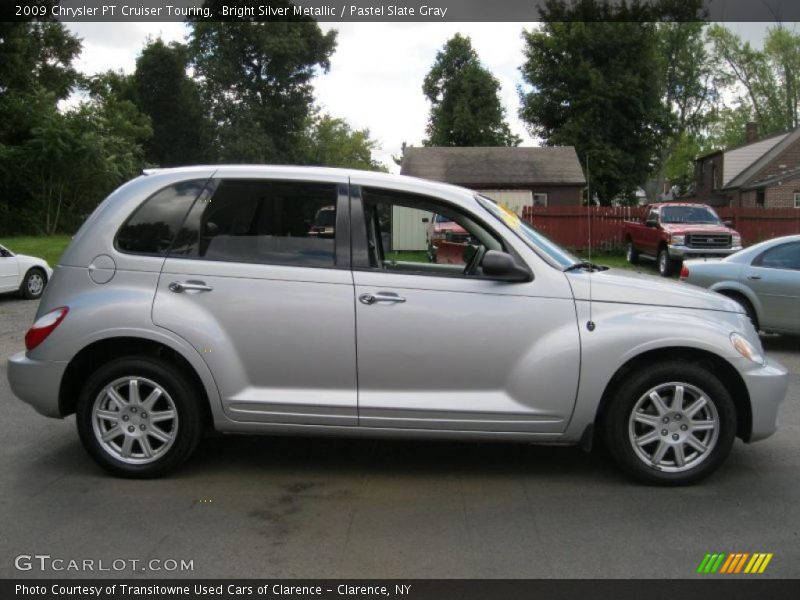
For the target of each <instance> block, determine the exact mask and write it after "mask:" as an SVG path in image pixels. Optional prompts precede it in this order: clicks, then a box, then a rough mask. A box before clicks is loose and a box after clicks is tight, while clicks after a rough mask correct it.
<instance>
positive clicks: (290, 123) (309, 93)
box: [190, 1, 336, 163]
mask: <svg viewBox="0 0 800 600" xmlns="http://www.w3.org/2000/svg"><path fill="white" fill-rule="evenodd" d="M210 4H212V5H213V4H214V2H211V3H210ZM272 4H273V5H281V6H284V5H285V6H290V3H289V2H283V1H276V2H272ZM335 47H336V32H335V31H329V32H328V33H326V34H323V33H322V30H321V29H320V28H319V25H317V23H316V22H315V21H313V20H312V19H308V20H306V21H302V22H289V21H282V20H276V21H270V22H247V23H212V22H195V23H193V24H192V33H191V41H190V50H191V54H192V61H193V66H194V69H195V75H196V76H197V77H198V78H199V79H200V81H202V86H203V96H204V100H205V102H206V105H207V111H208V113H209V114H210V115H211V117H212V118H213V120H214V122H215V124H216V126H217V128H218V138H217V140H216V142H217V145H218V148H219V158H220V159H221V160H222V161H224V162H257V163H259V162H260V163H263V162H271V163H292V162H299V161H300V159H302V145H303V143H302V136H303V132H304V131H305V129H306V126H307V123H308V119H309V116H310V115H311V111H312V104H313V88H312V85H311V80H312V78H313V77H314V75H315V74H316V72H317V69H322V70H324V71H327V70H328V69H329V68H330V62H329V59H330V55H331V54H332V53H333V51H334V49H335Z"/></svg>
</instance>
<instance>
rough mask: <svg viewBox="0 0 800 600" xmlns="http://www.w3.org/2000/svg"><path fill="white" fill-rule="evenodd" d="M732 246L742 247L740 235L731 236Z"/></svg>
mask: <svg viewBox="0 0 800 600" xmlns="http://www.w3.org/2000/svg"><path fill="white" fill-rule="evenodd" d="M731 245H733V246H741V245H742V236H740V235H733V236H731Z"/></svg>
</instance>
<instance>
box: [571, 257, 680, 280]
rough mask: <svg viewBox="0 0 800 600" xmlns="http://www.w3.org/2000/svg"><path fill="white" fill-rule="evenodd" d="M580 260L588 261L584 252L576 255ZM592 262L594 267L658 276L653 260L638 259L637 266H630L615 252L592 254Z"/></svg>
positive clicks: (676, 275) (673, 277)
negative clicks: (599, 266)
mask: <svg viewBox="0 0 800 600" xmlns="http://www.w3.org/2000/svg"><path fill="white" fill-rule="evenodd" d="M578 256H579V257H580V258H585V259H586V260H589V256H588V254H587V253H586V252H581V253H579V254H578ZM592 262H593V263H594V264H596V265H601V266H604V267H612V268H615V269H627V270H629V271H636V272H637V273H645V274H647V275H658V265H657V264H656V261H654V260H647V259H646V258H640V259H639V264H638V265H632V264H631V263H629V262H628V261H627V260H626V259H625V255H624V254H622V253H617V252H593V253H592ZM677 278H678V273H677V272H676V273H673V274H672V279H677Z"/></svg>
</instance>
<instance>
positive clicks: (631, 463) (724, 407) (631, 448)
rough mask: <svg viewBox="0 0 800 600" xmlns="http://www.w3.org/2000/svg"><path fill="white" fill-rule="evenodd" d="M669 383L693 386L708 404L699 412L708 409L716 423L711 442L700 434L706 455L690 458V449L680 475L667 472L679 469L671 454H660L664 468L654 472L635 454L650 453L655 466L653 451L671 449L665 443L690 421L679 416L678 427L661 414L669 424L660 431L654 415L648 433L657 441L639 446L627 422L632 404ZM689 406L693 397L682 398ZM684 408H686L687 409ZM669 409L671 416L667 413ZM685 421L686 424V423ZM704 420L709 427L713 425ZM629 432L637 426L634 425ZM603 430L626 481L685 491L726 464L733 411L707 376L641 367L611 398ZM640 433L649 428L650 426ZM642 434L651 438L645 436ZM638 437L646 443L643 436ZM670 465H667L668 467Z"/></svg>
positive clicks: (685, 366) (680, 365) (685, 369)
mask: <svg viewBox="0 0 800 600" xmlns="http://www.w3.org/2000/svg"><path fill="white" fill-rule="evenodd" d="M669 383H678V384H683V385H684V386H686V385H688V386H693V387H695V388H697V389H699V390H700V391H702V393H703V394H704V395H705V397H706V398H708V399H709V400H710V404H709V403H707V404H706V405H705V408H703V409H702V410H703V411H712V409H713V411H716V422H717V423H718V429H717V431H716V437H715V438H714V437H713V436H714V435H715V434H714V433H713V432H710V431H708V432H703V431H701V432H700V435H701V436H703V435H706V434H707V435H708V436H711V438H706V441H707V442H708V444H707V447H708V448H709V450H707V451H706V453H705V454H701V453H700V452H699V451H698V453H697V455H696V456H694V457H692V455H691V451H693V450H694V449H693V448H690V453H689V454H686V455H685V456H686V460H687V462H686V463H685V464H684V466H683V467H680V468H682V469H684V470H680V471H670V469H678V468H679V467H678V466H679V464H680V463H678V462H677V460H676V458H677V457H676V455H675V450H672V449H669V450H666V454H662V457H663V459H665V460H666V463H664V464H661V463H659V466H655V465H653V464H652V463H651V462H648V461H646V460H645V458H643V457H642V456H640V454H639V452H640V451H641V452H642V453H643V454H646V453H647V452H652V456H651V458H652V459H653V460H655V458H654V457H655V454H656V453H657V450H658V448H659V447H660V446H661V445H662V444H666V445H667V446H669V445H670V444H671V443H672V442H670V440H669V438H671V437H672V436H673V435H678V434H680V432H679V431H677V428H678V427H683V425H682V423H687V422H691V423H694V422H695V421H693V420H691V417H686V416H684V417H683V420H682V421H679V420H677V419H674V413H672V412H667V413H664V415H663V417H665V418H669V419H670V422H669V423H670V424H669V425H664V424H663V421H662V420H661V419H662V416H658V415H656V420H657V422H658V425H657V426H656V427H655V428H654V429H653V430H652V431H654V432H655V435H657V436H659V437H658V438H657V439H656V440H654V441H653V442H652V443H648V444H645V445H643V446H640V444H636V442H634V441H633V440H632V439H631V438H632V434H631V427H632V425H631V416H632V412H633V410H634V408H635V407H636V405H637V403H638V402H639V401H640V399H642V398H644V395H645V394H646V393H647V392H649V391H650V390H652V389H654V388H657V387H658V386H661V385H665V384H669ZM667 389H669V388H667ZM686 390H687V394H688V391H689V388H688V387H687V388H686ZM673 398H674V396H673ZM692 401H693V400H692V396H691V395H687V396H686V398H685V402H687V403H691V402H692ZM686 407H687V408H688V404H687V406H686ZM668 408H669V409H670V410H671V407H668ZM637 414H644V413H637ZM701 416H702V415H701ZM687 418H688V419H690V421H686V419H687ZM673 419H674V424H675V425H674V426H675V427H676V432H675V433H672V432H671V430H668V429H666V427H672V426H673ZM707 420H708V421H711V420H713V419H707ZM633 426H638V424H634V425H633ZM602 427H603V434H604V437H605V441H606V444H607V446H608V449H609V451H610V452H611V454H612V456H613V457H614V459H615V460H616V462H617V464H618V465H619V466H620V467H621V468H622V469H623V470H624V471H625V472H626V473H628V474H629V475H630V476H631V477H633V478H634V479H636V480H638V481H641V482H643V483H647V484H651V485H665V486H675V485H688V484H692V483H695V482H697V481H700V480H701V479H703V478H704V477H707V476H708V475H710V474H711V473H713V472H714V471H715V470H716V469H717V468H718V467H719V466H720V465H721V464H722V463H723V462H724V461H725V459H726V458H727V456H728V454H729V453H730V451H731V447H732V446H733V442H734V439H735V437H736V408H735V405H734V403H733V400H732V398H731V395H730V393H729V392H728V390H727V389H726V388H725V386H724V385H723V384H722V383H721V382H720V381H719V379H717V377H715V376H714V375H713V374H712V373H711V372H709V371H708V370H706V369H705V368H703V367H700V366H697V365H694V364H692V363H688V362H682V361H670V362H664V363H661V364H657V365H655V366H653V365H643V366H642V367H641V368H639V369H637V370H636V371H634V372H633V373H631V374H630V375H629V376H628V377H627V378H626V379H625V380H624V381H623V382H622V384H621V385H620V387H619V388H617V390H616V392H615V393H614V397H613V398H612V400H611V405H610V406H609V408H608V411H607V412H606V415H605V418H604V420H603V424H602ZM644 427H652V425H649V426H647V425H646V426H644ZM659 428H662V429H659ZM645 431H646V430H645ZM664 431H668V433H667V434H666V435H665V434H664V433H663V432H664ZM646 433H651V432H650V431H646ZM680 435H684V436H686V437H689V436H691V435H693V434H692V433H691V432H689V433H688V434H680ZM662 436H663V437H662ZM641 437H645V436H644V434H642V436H641ZM712 438H713V439H714V442H713V447H712V445H711V444H712V441H711V439H712ZM680 445H681V446H682V448H684V449H685V448H686V446H685V445H683V444H682V443H681V444H680ZM635 446H636V447H638V448H639V450H637V449H636V448H635ZM693 461H697V464H695V465H694V466H692V462H693ZM669 462H671V463H672V464H671V465H669V464H668V463H669ZM665 469H666V470H665Z"/></svg>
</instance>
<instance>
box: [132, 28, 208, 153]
mask: <svg viewBox="0 0 800 600" xmlns="http://www.w3.org/2000/svg"><path fill="white" fill-rule="evenodd" d="M188 64H189V55H188V48H187V46H185V45H183V44H179V43H176V42H173V43H171V44H169V45H167V44H165V43H164V42H163V41H162V40H161V39H157V40H154V41H149V42H148V43H147V44H146V45H145V47H144V48H143V49H142V53H141V54H140V55H139V58H138V59H137V60H136V71H135V72H134V74H133V77H132V78H131V81H130V85H131V88H132V89H131V94H130V95H131V96H132V98H133V99H134V101H135V102H136V104H137V106H138V107H139V109H140V110H141V111H142V112H143V113H144V114H146V115H147V116H149V117H150V121H151V123H152V127H153V136H152V137H151V138H150V139H149V140H148V141H147V142H146V143H145V158H146V160H147V162H148V163H149V164H153V165H156V166H159V167H174V166H179V165H190V164H198V163H203V162H208V161H210V160H212V158H213V157H212V151H211V148H210V141H211V135H212V131H211V123H210V122H209V121H208V120H207V119H206V116H205V114H204V112H203V104H202V101H201V97H200V89H199V86H198V84H197V82H196V81H194V80H193V79H191V78H190V77H189V76H188V75H187V73H186V68H187V66H188Z"/></svg>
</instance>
